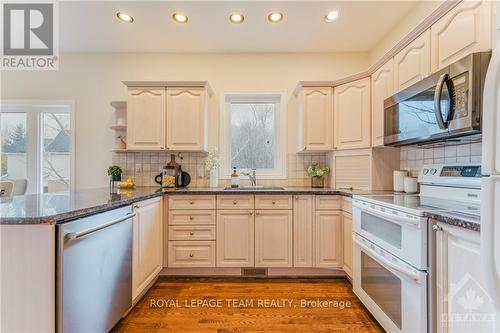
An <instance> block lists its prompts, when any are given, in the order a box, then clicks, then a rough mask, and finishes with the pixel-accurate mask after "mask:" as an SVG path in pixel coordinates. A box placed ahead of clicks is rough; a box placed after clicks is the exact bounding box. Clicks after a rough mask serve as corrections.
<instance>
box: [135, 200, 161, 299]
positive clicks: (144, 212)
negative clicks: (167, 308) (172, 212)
mask: <svg viewBox="0 0 500 333" xmlns="http://www.w3.org/2000/svg"><path fill="white" fill-rule="evenodd" d="M134 212H135V214H136V216H135V217H134V221H133V247H132V298H133V299H135V298H137V297H138V296H139V295H140V294H141V293H142V292H143V291H144V290H145V288H146V287H147V286H148V285H149V284H150V283H151V282H152V281H153V280H154V279H155V278H156V277H157V275H158V274H159V273H160V271H161V269H162V266H163V265H162V252H163V251H162V250H163V211H162V199H161V198H154V199H149V200H144V201H141V202H138V203H136V204H135V205H134Z"/></svg>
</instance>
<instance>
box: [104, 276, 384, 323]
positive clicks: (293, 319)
mask: <svg viewBox="0 0 500 333" xmlns="http://www.w3.org/2000/svg"><path fill="white" fill-rule="evenodd" d="M233 300H234V301H233ZM307 301H310V303H306V302H307ZM320 301H328V302H323V304H321V303H318V302H320ZM311 302H312V303H311ZM348 302H350V306H348V305H349V304H348ZM338 331H352V332H384V330H383V329H382V328H381V327H380V326H379V325H378V323H377V322H376V321H375V319H374V318H373V317H372V316H371V315H370V314H369V313H368V311H367V310H366V309H365V308H364V307H363V305H362V304H361V302H360V301H359V300H358V299H357V297H356V296H355V295H354V293H353V292H352V290H351V285H350V284H349V282H347V281H346V280H344V279H249V278H167V277H161V278H160V279H159V280H158V281H157V282H156V283H155V285H154V286H153V287H152V288H151V289H150V290H149V291H148V293H147V294H146V295H144V297H143V298H142V299H141V300H140V301H139V303H137V305H136V306H135V307H134V308H133V309H132V311H131V312H130V313H129V314H128V315H127V317H126V318H124V319H122V320H121V321H120V322H119V323H118V324H117V325H116V326H115V327H114V329H113V330H112V332H114V333H117V332H192V333H195V332H196V333H201V332H217V333H230V332H276V333H278V332H315V333H319V332H338Z"/></svg>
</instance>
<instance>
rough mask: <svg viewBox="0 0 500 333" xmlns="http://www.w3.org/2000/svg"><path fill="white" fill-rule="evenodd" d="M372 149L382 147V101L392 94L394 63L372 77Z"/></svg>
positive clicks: (380, 69)
mask: <svg viewBox="0 0 500 333" xmlns="http://www.w3.org/2000/svg"><path fill="white" fill-rule="evenodd" d="M371 85H372V147H377V146H383V145H384V100H385V99H386V98H388V97H391V96H392V95H393V94H394V61H393V60H392V59H391V60H389V61H388V62H387V63H386V64H385V65H383V66H382V67H380V68H379V69H378V70H377V71H376V72H375V73H373V75H372V81H371Z"/></svg>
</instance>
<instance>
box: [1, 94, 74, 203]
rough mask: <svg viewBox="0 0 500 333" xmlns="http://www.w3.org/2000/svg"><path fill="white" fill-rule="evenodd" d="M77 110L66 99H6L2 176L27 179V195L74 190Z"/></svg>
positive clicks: (2, 116)
mask: <svg viewBox="0 0 500 333" xmlns="http://www.w3.org/2000/svg"><path fill="white" fill-rule="evenodd" d="M73 109H74V108H73V103H72V102H66V101H61V102H59V101H57V102H46V101H16V102H2V110H1V112H0V134H1V145H0V156H1V168H0V179H1V180H16V179H27V180H28V188H27V191H26V193H27V194H29V193H47V192H59V191H68V190H70V189H72V188H73V167H74V162H73V161H74V123H73V122H74V115H73Z"/></svg>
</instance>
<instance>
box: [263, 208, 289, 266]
mask: <svg viewBox="0 0 500 333" xmlns="http://www.w3.org/2000/svg"><path fill="white" fill-rule="evenodd" d="M292 228H293V226H292V211H291V210H257V211H255V266H256V267H292V262H293V260H292V250H293V244H292V241H293V238H292Z"/></svg>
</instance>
